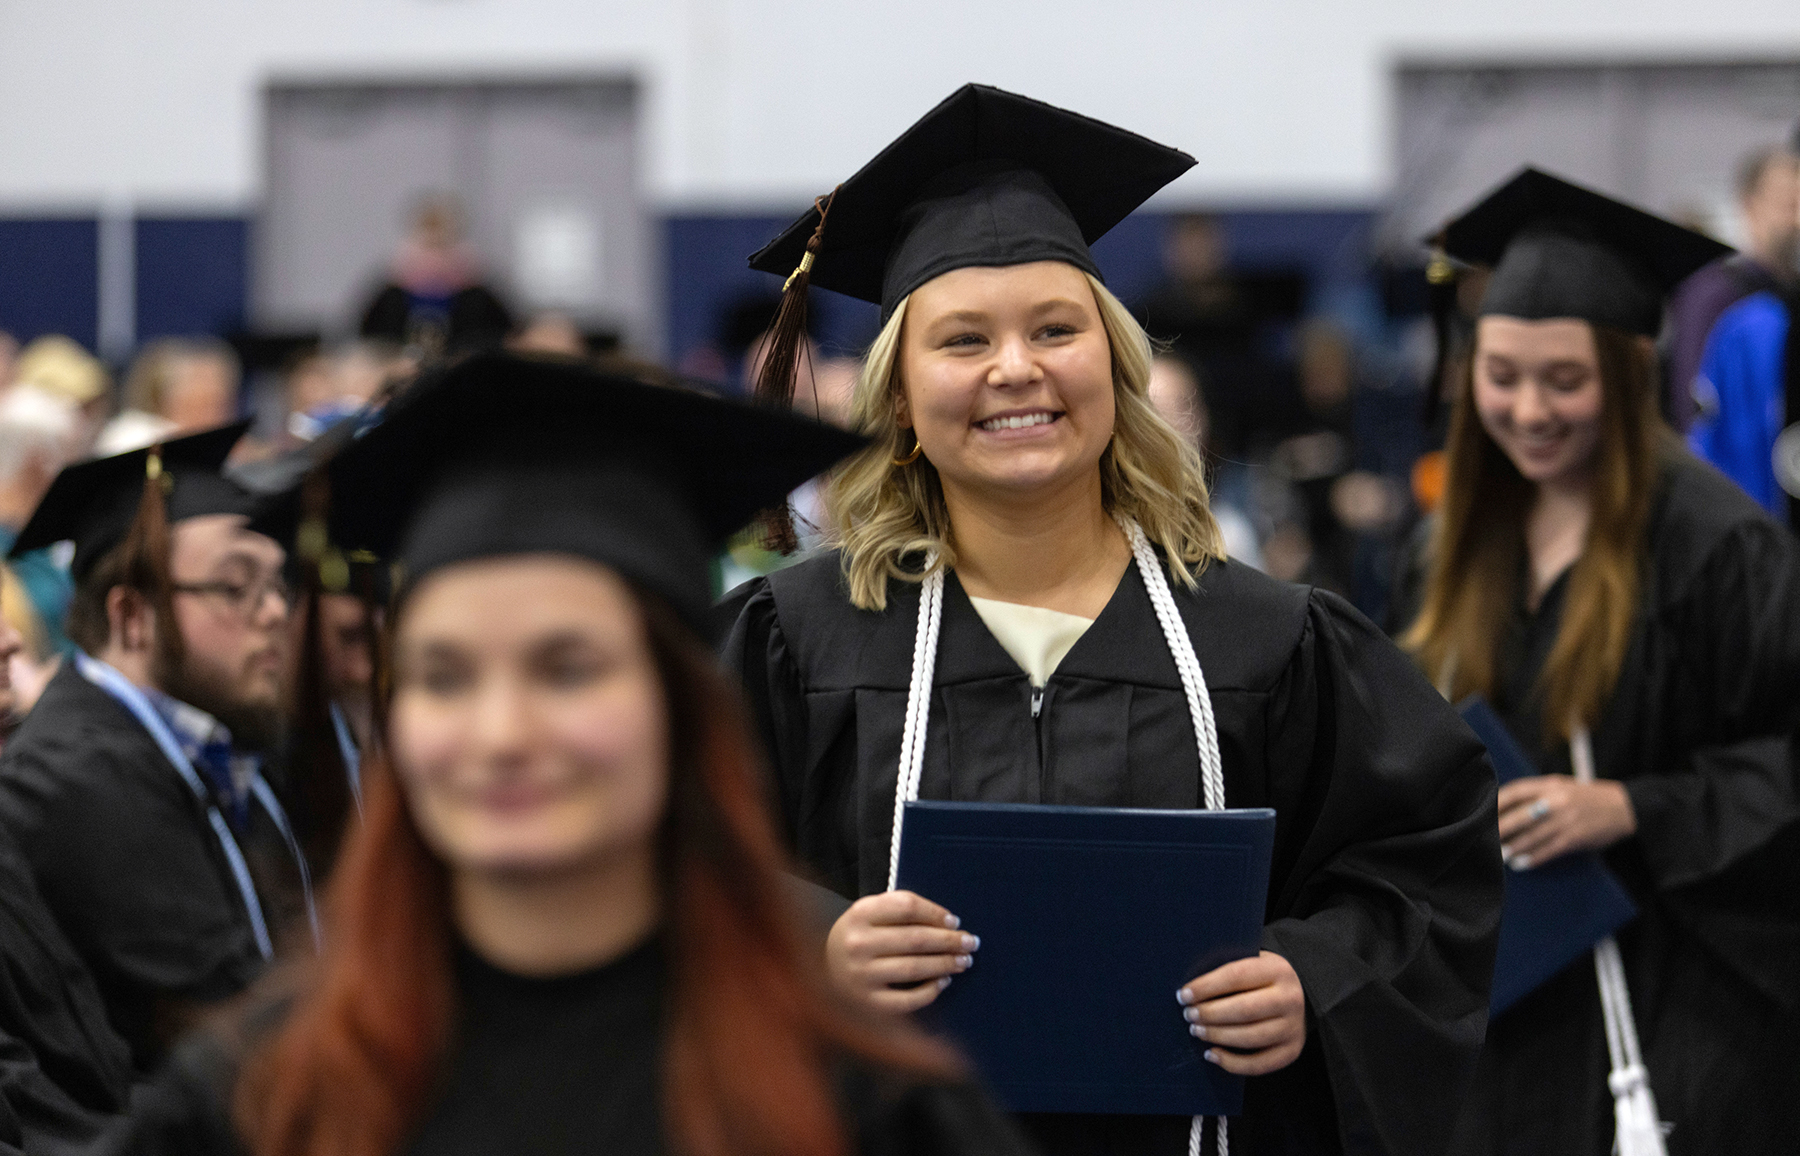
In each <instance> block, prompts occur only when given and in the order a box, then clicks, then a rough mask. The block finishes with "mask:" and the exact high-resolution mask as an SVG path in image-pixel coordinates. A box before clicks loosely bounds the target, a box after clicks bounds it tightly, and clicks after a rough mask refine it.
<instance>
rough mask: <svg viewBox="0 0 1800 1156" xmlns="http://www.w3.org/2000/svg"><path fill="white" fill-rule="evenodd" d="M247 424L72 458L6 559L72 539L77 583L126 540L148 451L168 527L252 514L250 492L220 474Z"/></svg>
mask: <svg viewBox="0 0 1800 1156" xmlns="http://www.w3.org/2000/svg"><path fill="white" fill-rule="evenodd" d="M249 428H250V423H249V422H248V421H240V422H233V423H232V424H231V425H226V426H220V427H219V428H217V429H211V430H206V431H204V432H201V433H197V434H190V435H188V436H187V437H181V438H175V439H173V440H171V441H167V442H164V443H162V446H161V448H160V450H158V449H156V447H149V448H145V449H139V450H132V451H130V452H128V453H123V454H115V455H114V456H112V457H109V458H96V459H94V460H92V461H85V462H76V463H75V464H74V465H71V466H66V467H64V468H63V471H62V472H61V473H59V474H57V475H56V480H55V481H54V482H52V483H51V484H50V489H49V490H48V491H47V492H46V493H45V494H44V497H43V500H42V501H40V502H39V503H38V506H37V509H36V510H33V511H32V513H31V520H30V521H28V522H26V523H25V528H24V529H23V530H21V531H19V537H18V539H17V540H16V541H14V542H13V545H12V550H11V551H10V552H9V553H8V554H7V557H8V558H18V557H19V556H21V555H23V554H26V553H29V552H30V551H32V550H38V549H42V548H43V547H45V546H50V545H54V544H55V543H57V542H63V541H69V540H73V541H74V543H75V558H74V560H73V562H71V563H70V566H69V569H70V572H71V574H72V575H73V576H74V578H75V581H77V582H80V581H81V580H82V579H83V578H85V577H86V576H87V574H88V573H89V572H90V571H91V570H92V569H93V568H94V564H95V563H97V562H99V560H100V559H101V558H102V557H104V556H105V554H106V552H107V551H108V550H111V549H112V548H113V547H114V546H116V545H118V544H119V543H120V542H122V541H124V540H125V536H126V534H127V533H128V532H130V530H131V524H132V522H133V521H134V520H135V519H136V517H137V510H138V506H139V504H140V503H141V502H142V501H143V494H144V485H145V481H146V478H147V477H148V476H149V473H150V470H151V467H150V456H151V454H152V453H153V452H155V453H156V454H157V455H158V458H159V463H160V464H159V466H158V470H159V473H160V476H161V477H164V478H167V479H169V480H168V481H167V482H165V483H160V484H163V485H164V486H165V488H166V492H167V499H166V500H167V503H168V504H167V507H166V509H167V511H168V520H169V524H170V525H173V524H174V523H176V522H179V521H182V520H183V519H186V518H198V517H202V516H204V515H207V514H249V513H250V512H251V511H252V508H253V506H254V499H253V498H252V497H251V495H250V493H249V492H248V491H246V490H245V489H244V488H243V487H241V486H239V485H237V484H236V483H235V482H232V481H231V480H229V479H227V478H225V477H224V476H222V475H221V474H220V472H219V470H220V467H222V466H223V465H224V464H225V458H226V455H228V454H230V453H231V447H232V446H235V445H236V444H237V443H238V439H239V438H241V437H243V436H244V431H245V430H247V429H249Z"/></svg>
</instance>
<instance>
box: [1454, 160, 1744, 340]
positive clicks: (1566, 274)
mask: <svg viewBox="0 0 1800 1156" xmlns="http://www.w3.org/2000/svg"><path fill="white" fill-rule="evenodd" d="M1436 240H1437V243H1438V244H1439V245H1441V246H1442V248H1443V250H1444V251H1445V252H1446V253H1448V254H1449V255H1450V256H1451V257H1454V258H1456V259H1457V260H1459V261H1464V262H1468V263H1470V264H1476V265H1487V266H1491V267H1492V268H1493V275H1492V277H1491V278H1490V280H1489V282H1488V289H1487V296H1486V297H1485V298H1483V299H1482V303H1481V312H1482V314H1483V315H1484V316H1486V315H1489V314H1504V315H1506V316H1508V317H1519V318H1524V319H1526V320H1530V321H1539V320H1544V319H1547V318H1552V317H1574V318H1580V319H1581V320H1584V321H1590V322H1593V323H1594V324H1596V325H1607V326H1611V327H1612V328H1615V329H1623V330H1625V331H1626V332H1628V333H1640V334H1643V335H1645V336H1648V337H1655V336H1656V334H1657V332H1658V330H1660V329H1661V328H1662V316H1663V299H1664V298H1666V297H1667V296H1668V295H1669V294H1670V292H1672V291H1673V290H1674V288H1675V287H1676V286H1677V285H1679V284H1680V283H1681V282H1682V281H1684V280H1686V279H1687V278H1688V277H1689V275H1691V274H1692V273H1693V272H1694V271H1695V270H1697V269H1699V268H1700V267H1701V266H1702V265H1705V264H1706V263H1707V262H1709V261H1712V260H1713V259H1715V258H1717V257H1721V256H1723V255H1725V254H1727V253H1729V252H1731V248H1730V247H1729V246H1727V245H1722V244H1720V243H1719V242H1717V241H1715V240H1713V239H1712V238H1711V237H1707V236H1705V235H1703V234H1700V233H1696V232H1694V231H1693V230H1692V229H1685V228H1683V227H1682V226H1680V225H1677V224H1675V223H1674V222H1672V221H1667V220H1664V219H1663V218H1661V217H1658V216H1656V215H1655V214H1653V213H1647V212H1645V211H1644V210H1642V209H1638V208H1634V207H1632V206H1631V205H1627V204H1625V203H1623V202H1621V201H1616V200H1614V199H1612V198H1611V197H1608V196H1606V195H1604V194H1602V193H1597V192H1594V191H1593V190H1592V189H1586V188H1583V187H1581V186H1580V185H1576V184H1572V183H1570V182H1569V181H1565V180H1563V179H1562V178H1560V177H1554V176H1551V175H1550V174H1549V173H1546V172H1543V171H1541V170H1539V169H1534V168H1525V169H1523V170H1521V171H1520V172H1519V173H1518V175H1517V176H1514V177H1513V178H1512V179H1511V180H1509V181H1507V182H1506V183H1505V184H1503V185H1501V186H1500V187H1499V188H1497V189H1495V190H1494V191H1493V192H1491V193H1489V194H1488V195H1487V196H1486V197H1485V198H1483V199H1482V201H1481V202H1480V203H1479V204H1477V205H1476V206H1475V207H1474V208H1472V209H1469V210H1468V211H1467V212H1465V213H1463V214H1462V215H1461V216H1459V217H1457V218H1456V219H1455V220H1453V221H1451V222H1450V223H1449V224H1447V225H1445V226H1444V228H1443V231H1442V233H1441V234H1439V236H1438V238H1436Z"/></svg>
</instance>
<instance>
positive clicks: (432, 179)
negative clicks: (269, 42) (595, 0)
mask: <svg viewBox="0 0 1800 1156" xmlns="http://www.w3.org/2000/svg"><path fill="white" fill-rule="evenodd" d="M637 107H638V99H637V89H636V86H635V84H633V83H632V82H629V81H620V80H573V81H554V82H551V81H546V82H520V83H513V82H506V83H492V84H488V83H457V84H429V83H419V84H403V83H392V84H390V83H385V82H382V83H321V84H312V83H277V84H272V85H270V86H269V88H268V89H267V91H266V94H265V102H264V118H265V136H264V141H265V148H266V150H267V152H266V158H267V175H266V181H265V185H264V203H263V208H262V212H261V214H260V216H259V219H258V227H257V238H256V256H257V262H256V281H255V315H256V318H257V320H258V322H259V323H261V324H263V325H265V326H270V327H279V328H293V327H312V326H322V327H324V328H325V329H327V330H328V331H330V332H334V333H342V332H348V331H350V330H351V329H352V327H353V326H354V324H355V321H356V317H357V315H358V312H359V310H360V309H361V307H362V306H363V304H364V303H365V302H366V301H367V300H368V298H369V295H370V294H371V293H372V291H373V290H374V288H375V287H376V286H377V285H378V284H379V283H380V281H381V279H382V277H383V274H384V272H385V269H386V266H387V263H388V261H389V259H390V258H391V256H392V254H393V253H394V251H395V248H396V247H397V246H398V245H399V243H400V241H401V239H402V238H403V236H404V235H405V232H406V227H407V224H408V219H409V216H410V214H411V213H412V211H413V209H414V207H415V206H416V205H417V204H418V203H419V202H420V201H421V200H422V199H423V198H425V197H426V196H428V195H431V194H437V193H450V194H452V195H454V196H455V197H456V198H457V199H458V200H459V201H460V202H461V204H462V207H463V209H464V211H465V214H466V217H467V223H468V228H469V234H470V241H471V242H472V244H473V247H474V249H475V250H476V253H477V254H478V256H479V257H480V258H481V261H482V264H483V267H484V268H485V269H486V271H487V275H488V280H489V281H490V283H492V284H494V285H495V286H496V287H497V288H499V289H500V291H501V292H502V294H503V295H504V296H505V297H506V298H507V300H508V301H509V303H512V304H513V305H514V306H515V308H516V309H517V310H518V311H520V312H521V313H530V312H534V311H537V310H541V309H556V310H560V311H562V312H566V313H569V314H570V315H572V316H573V317H575V318H576V320H577V321H579V322H580V323H582V324H583V325H586V326H589V327H594V328H609V329H616V330H618V331H619V332H620V333H621V335H622V336H623V337H624V338H625V339H626V340H627V341H628V342H630V343H631V344H632V345H634V346H636V347H638V348H640V349H645V350H647V351H651V352H654V351H655V350H656V349H657V346H658V344H659V340H660V331H661V327H660V321H661V318H660V315H659V310H658V308H657V304H658V297H657V294H656V278H655V255H654V253H653V252H652V236H653V234H652V230H651V228H650V225H649V218H648V215H647V214H646V212H645V209H644V204H643V198H642V195H641V193H640V191H639V169H638V159H637Z"/></svg>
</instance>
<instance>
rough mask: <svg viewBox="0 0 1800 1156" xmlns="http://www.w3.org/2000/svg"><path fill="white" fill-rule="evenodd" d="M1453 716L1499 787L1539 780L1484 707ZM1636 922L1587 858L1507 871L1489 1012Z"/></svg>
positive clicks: (1597, 862)
mask: <svg viewBox="0 0 1800 1156" xmlns="http://www.w3.org/2000/svg"><path fill="white" fill-rule="evenodd" d="M1457 709H1458V710H1459V711H1461V712H1462V716H1463V721H1464V722H1466V723H1468V724H1469V729H1470V730H1472V731H1474V732H1475V737H1476V738H1479V739H1480V740H1481V741H1482V742H1484V743H1486V744H1487V749H1488V758H1489V759H1490V760H1491V761H1492V762H1493V764H1494V777H1495V778H1497V779H1498V780H1499V781H1500V782H1501V783H1503V784H1504V783H1510V782H1512V781H1513V780H1514V779H1523V778H1528V777H1530V776H1533V775H1539V774H1542V773H1543V772H1542V771H1540V770H1538V768H1537V766H1536V765H1535V764H1534V763H1533V762H1532V761H1531V757H1530V756H1529V755H1527V754H1526V753H1525V752H1524V750H1523V749H1521V748H1520V746H1519V744H1518V742H1517V741H1516V740H1514V738H1513V737H1512V734H1511V732H1509V731H1508V730H1507V729H1506V724H1505V723H1503V722H1501V721H1500V716H1499V715H1497V714H1495V713H1494V708H1493V707H1491V706H1489V705H1488V704H1487V702H1486V700H1484V699H1482V698H1481V697H1480V696H1479V695H1477V696H1473V697H1471V698H1468V699H1465V700H1464V701H1463V702H1462V703H1461V704H1460V705H1459V706H1458V707H1457ZM1636 917H1637V904H1635V903H1633V902H1632V901H1631V895H1630V893H1629V892H1627V891H1626V890H1625V887H1624V885H1623V884H1621V883H1620V882H1619V881H1618V879H1616V878H1615V877H1614V876H1613V873H1612V872H1611V871H1608V870H1607V869H1606V864H1605V863H1604V862H1602V861H1601V859H1600V856H1599V855H1597V854H1595V853H1593V852H1591V851H1589V852H1585V853H1579V854H1574V855H1564V856H1562V857H1561V858H1558V859H1552V860H1551V861H1550V862H1548V863H1546V864H1544V865H1543V866H1542V867H1531V868H1527V869H1526V870H1524V871H1515V870H1514V869H1512V868H1511V867H1508V868H1507V869H1506V901H1505V905H1504V906H1503V907H1502V908H1501V912H1500V949H1499V951H1498V953H1497V954H1496V955H1495V957H1494V987H1493V990H1492V992H1490V994H1489V996H1488V1013H1489V1014H1490V1015H1499V1014H1500V1013H1501V1012H1503V1011H1505V1010H1506V1009H1507V1008H1509V1007H1511V1006H1512V1005H1513V1004H1515V1003H1517V1002H1519V1000H1521V999H1523V998H1524V997H1525V996H1527V995H1529V994H1530V993H1531V992H1533V991H1535V990H1536V989H1537V988H1538V987H1539V986H1541V985H1542V984H1543V983H1544V981H1546V980H1548V979H1549V978H1550V977H1551V976H1554V975H1555V974H1556V973H1557V972H1559V971H1561V970H1562V969H1563V968H1565V967H1567V966H1569V965H1570V964H1571V963H1574V962H1575V961H1576V960H1578V959H1580V958H1581V957H1582V956H1584V955H1586V954H1587V953H1588V952H1589V951H1590V950H1592V948H1593V946H1594V945H1595V944H1596V943H1599V942H1600V941H1601V940H1602V939H1605V938H1606V937H1607V936H1609V935H1611V934H1612V933H1613V932H1614V931H1617V930H1618V929H1619V928H1620V927H1623V926H1624V925H1625V924H1627V923H1629V922H1631V921H1632V920H1633V919H1634V918H1636Z"/></svg>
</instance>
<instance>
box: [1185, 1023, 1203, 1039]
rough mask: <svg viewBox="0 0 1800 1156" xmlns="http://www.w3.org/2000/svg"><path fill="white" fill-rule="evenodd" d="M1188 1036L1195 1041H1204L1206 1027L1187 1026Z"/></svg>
mask: <svg viewBox="0 0 1800 1156" xmlns="http://www.w3.org/2000/svg"><path fill="white" fill-rule="evenodd" d="M1188 1035H1190V1036H1193V1037H1194V1038H1195V1039H1197V1040H1203V1039H1205V1038H1206V1025H1205V1024H1189V1025H1188Z"/></svg>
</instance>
